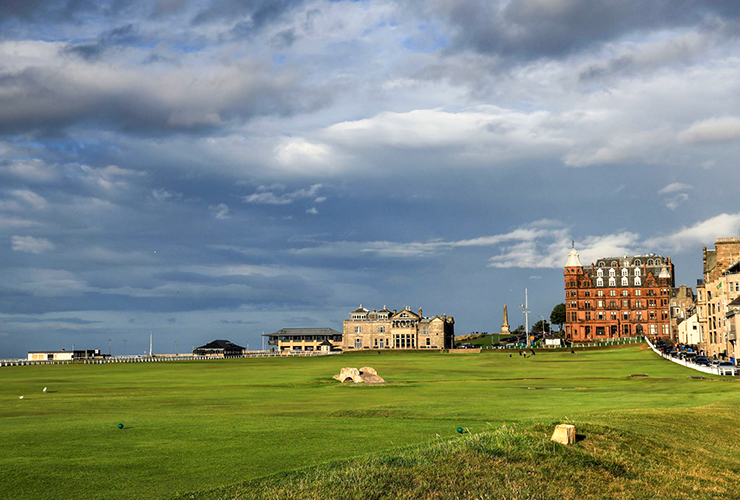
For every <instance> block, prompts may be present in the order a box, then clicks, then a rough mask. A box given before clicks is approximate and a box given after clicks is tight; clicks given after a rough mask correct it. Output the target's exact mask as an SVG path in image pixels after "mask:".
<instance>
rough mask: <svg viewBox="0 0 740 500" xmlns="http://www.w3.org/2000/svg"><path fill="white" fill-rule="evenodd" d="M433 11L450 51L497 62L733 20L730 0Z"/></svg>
mask: <svg viewBox="0 0 740 500" xmlns="http://www.w3.org/2000/svg"><path fill="white" fill-rule="evenodd" d="M433 12H435V14H438V15H440V17H441V19H442V20H443V21H446V22H448V23H450V24H451V25H452V26H453V27H454V28H455V37H454V46H457V47H458V48H469V49H473V50H475V51H478V52H481V53H487V54H496V55H498V56H500V57H502V58H514V59H518V58H521V59H536V58H540V57H555V58H557V57H562V56H565V55H568V54H571V53H573V52H577V51H580V50H583V49H586V48H588V47H590V46H593V45H594V44H599V43H602V42H607V41H610V40H614V39H617V38H619V37H621V36H624V35H628V34H634V33H647V32H649V31H653V30H660V29H670V28H675V27H685V26H695V25H699V24H701V23H703V22H705V21H708V20H709V21H711V20H712V19H713V18H715V17H717V16H719V17H725V18H737V17H738V16H740V9H738V7H737V2H735V1H731V0H707V1H697V0H678V1H676V0H670V1H669V0H654V1H650V2H635V1H633V0H520V1H515V2H510V3H508V4H507V5H506V6H505V7H504V8H501V7H500V6H499V4H498V3H497V2H490V1H487V0H462V1H458V2H452V3H448V2H443V3H440V4H439V6H438V8H434V9H433Z"/></svg>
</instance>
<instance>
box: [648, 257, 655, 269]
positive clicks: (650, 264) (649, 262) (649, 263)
mask: <svg viewBox="0 0 740 500" xmlns="http://www.w3.org/2000/svg"><path fill="white" fill-rule="evenodd" d="M653 264H654V261H653V259H648V266H651V267H652V266H653Z"/></svg>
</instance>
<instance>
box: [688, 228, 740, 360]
mask: <svg viewBox="0 0 740 500" xmlns="http://www.w3.org/2000/svg"><path fill="white" fill-rule="evenodd" d="M714 246H715V249H714V250H707V248H706V247H704V249H703V261H704V270H703V274H704V278H703V279H702V280H699V281H698V283H697V287H696V309H697V311H696V312H697V316H698V321H699V349H700V350H703V351H704V353H705V354H706V355H708V356H712V357H719V358H725V359H726V358H731V357H735V350H736V348H737V347H736V340H735V338H732V337H731V336H730V328H729V325H728V322H727V314H728V313H729V312H731V310H730V303H731V302H732V301H734V300H735V299H736V298H738V297H740V238H718V239H717V240H716V241H715V245H714Z"/></svg>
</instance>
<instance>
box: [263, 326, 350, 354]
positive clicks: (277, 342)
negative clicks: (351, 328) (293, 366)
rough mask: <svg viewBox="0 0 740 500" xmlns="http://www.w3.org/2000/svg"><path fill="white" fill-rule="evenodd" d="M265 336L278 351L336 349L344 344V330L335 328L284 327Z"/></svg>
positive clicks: (269, 343)
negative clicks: (339, 330) (340, 330)
mask: <svg viewBox="0 0 740 500" xmlns="http://www.w3.org/2000/svg"><path fill="white" fill-rule="evenodd" d="M264 336H265V337H267V338H268V339H269V340H268V342H267V344H268V345H274V346H277V350H278V351H334V350H338V349H339V348H341V346H342V332H338V331H336V330H335V329H333V328H282V329H280V330H278V331H276V332H274V333H268V334H265V335H264Z"/></svg>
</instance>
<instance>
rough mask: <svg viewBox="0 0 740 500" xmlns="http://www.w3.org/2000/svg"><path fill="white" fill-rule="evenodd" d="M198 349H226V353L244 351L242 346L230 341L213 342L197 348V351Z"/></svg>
mask: <svg viewBox="0 0 740 500" xmlns="http://www.w3.org/2000/svg"><path fill="white" fill-rule="evenodd" d="M198 349H224V350H226V351H239V350H241V351H243V350H244V348H243V347H242V346H239V345H236V344H235V343H233V342H231V341H230V340H223V339H218V340H213V341H211V342H209V343H207V344H206V345H202V346H200V347H196V348H195V350H196V351H197V350H198Z"/></svg>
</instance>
